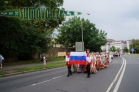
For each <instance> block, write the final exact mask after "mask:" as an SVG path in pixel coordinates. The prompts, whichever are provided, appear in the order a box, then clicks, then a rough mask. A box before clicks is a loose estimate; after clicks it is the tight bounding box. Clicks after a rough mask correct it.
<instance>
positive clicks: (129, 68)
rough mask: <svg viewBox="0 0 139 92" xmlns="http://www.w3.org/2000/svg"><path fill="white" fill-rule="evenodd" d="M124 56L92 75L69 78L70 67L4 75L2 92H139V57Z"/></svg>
mask: <svg viewBox="0 0 139 92" xmlns="http://www.w3.org/2000/svg"><path fill="white" fill-rule="evenodd" d="M122 57H123V59H122V58H120V57H117V58H114V62H113V64H112V65H110V66H109V67H108V68H105V69H102V70H100V71H98V72H97V74H91V77H90V78H86V76H87V75H86V74H85V73H73V75H72V76H70V77H67V76H66V74H67V68H66V67H61V68H55V69H50V70H44V71H38V72H33V73H27V74H21V75H15V76H9V77H4V78H1V79H0V92H106V91H107V92H139V57H137V56H122ZM124 59H125V60H124ZM120 70H121V71H120ZM119 71H120V72H119Z"/></svg>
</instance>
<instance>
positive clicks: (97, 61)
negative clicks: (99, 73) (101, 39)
mask: <svg viewBox="0 0 139 92" xmlns="http://www.w3.org/2000/svg"><path fill="white" fill-rule="evenodd" d="M100 65H101V59H100V55H99V54H97V55H96V69H97V70H99V69H100Z"/></svg>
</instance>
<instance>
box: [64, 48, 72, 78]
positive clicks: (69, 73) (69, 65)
mask: <svg viewBox="0 0 139 92" xmlns="http://www.w3.org/2000/svg"><path fill="white" fill-rule="evenodd" d="M65 59H66V65H67V68H68V74H67V77H69V76H70V75H72V72H71V64H70V63H69V59H70V52H69V51H68V52H67V55H66V58H65Z"/></svg>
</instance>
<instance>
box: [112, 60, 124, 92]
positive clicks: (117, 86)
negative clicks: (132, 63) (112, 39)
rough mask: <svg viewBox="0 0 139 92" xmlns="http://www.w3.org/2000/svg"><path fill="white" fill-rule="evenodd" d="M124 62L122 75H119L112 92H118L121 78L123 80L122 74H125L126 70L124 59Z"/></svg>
mask: <svg viewBox="0 0 139 92" xmlns="http://www.w3.org/2000/svg"><path fill="white" fill-rule="evenodd" d="M124 61H125V65H124V68H123V71H122V73H121V75H120V77H119V80H118V82H117V84H116V86H115V88H114V90H113V92H117V91H118V89H119V86H120V83H121V81H122V78H123V75H124V72H125V68H126V60H125V59H124Z"/></svg>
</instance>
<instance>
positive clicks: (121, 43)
mask: <svg viewBox="0 0 139 92" xmlns="http://www.w3.org/2000/svg"><path fill="white" fill-rule="evenodd" d="M130 43H131V40H127V41H125V40H119V41H115V40H113V39H107V44H106V45H104V46H101V49H102V51H106V52H107V53H108V52H110V48H111V47H112V46H114V47H115V48H116V49H118V48H119V49H120V52H121V53H123V49H124V47H127V48H128V49H129V45H130Z"/></svg>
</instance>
